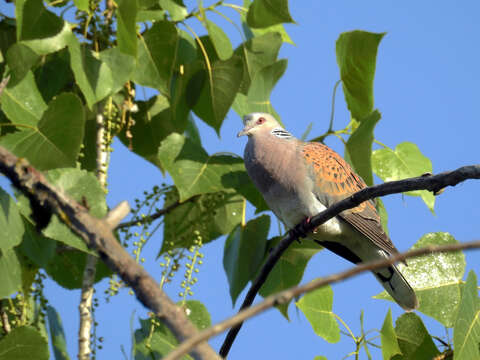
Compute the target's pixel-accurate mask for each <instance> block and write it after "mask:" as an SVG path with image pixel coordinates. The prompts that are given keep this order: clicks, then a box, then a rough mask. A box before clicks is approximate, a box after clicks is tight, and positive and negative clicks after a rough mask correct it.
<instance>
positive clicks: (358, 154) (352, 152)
mask: <svg viewBox="0 0 480 360" xmlns="http://www.w3.org/2000/svg"><path fill="white" fill-rule="evenodd" d="M381 116H382V115H381V114H380V112H378V110H375V111H373V112H372V113H371V114H370V115H368V116H367V117H366V118H365V119H362V122H361V123H360V126H358V128H357V129H355V131H354V132H353V133H352V135H351V136H350V137H349V138H348V141H347V143H346V144H345V150H346V151H348V155H349V159H350V161H351V164H352V165H353V168H354V169H355V171H356V172H357V173H358V174H359V175H360V176H361V177H362V179H363V180H364V181H365V183H366V184H367V185H368V186H372V185H373V174H372V144H373V137H374V136H373V130H374V129H375V125H376V124H377V122H378V121H379V120H380V118H381Z"/></svg>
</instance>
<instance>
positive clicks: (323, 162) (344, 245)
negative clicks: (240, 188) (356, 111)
mask: <svg viewBox="0 0 480 360" xmlns="http://www.w3.org/2000/svg"><path fill="white" fill-rule="evenodd" d="M243 124H244V128H243V130H241V131H240V132H239V133H238V134H237V137H241V136H245V135H246V136H248V141H247V145H246V147H245V152H244V162H245V168H246V170H247V173H248V175H249V177H250V178H251V180H252V182H253V183H254V184H255V186H256V187H257V188H258V190H259V191H260V193H261V194H262V195H263V198H264V199H265V201H266V203H267V205H268V206H269V207H270V209H271V210H272V211H273V213H274V214H275V215H276V216H277V217H278V218H279V219H280V220H281V221H282V222H283V223H284V224H285V225H286V226H287V228H289V229H295V227H296V226H297V225H298V224H301V223H302V222H308V221H309V220H310V219H311V218H312V217H313V216H315V215H317V214H318V213H320V212H321V211H323V210H325V209H326V208H328V207H329V206H331V205H332V204H334V203H336V202H338V201H340V200H342V199H344V198H346V197H348V196H350V195H352V194H354V193H355V192H357V191H359V190H361V189H363V188H365V187H366V186H367V185H366V184H365V182H364V181H363V180H362V178H361V177H360V176H359V175H357V174H356V173H355V171H354V170H353V169H352V167H351V166H350V165H349V164H348V163H347V162H346V161H345V160H344V159H343V158H342V157H341V156H340V155H339V154H338V153H336V152H335V151H334V150H332V149H331V148H329V147H328V146H326V145H324V144H322V143H320V142H304V141H302V140H299V139H297V138H295V137H294V136H293V135H292V134H291V133H290V132H288V131H287V130H285V129H284V128H283V127H282V126H280V124H279V123H278V121H277V120H276V119H275V118H274V116H272V115H271V114H268V113H262V112H255V113H251V114H249V115H245V116H244V117H243ZM306 236H307V238H309V239H311V240H313V241H315V242H317V243H318V244H320V245H321V246H323V247H324V248H326V249H328V250H330V251H332V252H333V253H335V254H337V255H339V256H341V257H343V258H344V259H346V260H348V261H350V262H352V263H354V264H359V263H364V262H368V261H374V260H380V259H385V258H388V257H390V256H391V255H393V254H396V253H398V250H397V249H396V248H395V246H394V245H393V243H392V241H391V240H390V238H389V236H388V235H387V234H386V233H385V231H384V229H383V227H382V224H381V221H380V216H379V215H378V212H377V209H376V207H375V202H374V201H373V200H368V201H365V202H363V203H361V204H360V205H358V206H357V207H355V208H353V209H349V210H345V211H343V212H341V213H340V214H339V215H337V216H335V217H334V218H332V219H330V220H328V221H327V222H325V223H324V224H322V225H320V226H318V227H317V228H316V229H315V230H314V231H313V232H311V233H309V234H308V235H307V234H306ZM372 272H373V275H374V276H375V277H376V279H377V280H378V281H379V282H380V284H381V285H382V286H383V287H384V288H385V290H386V291H387V292H388V293H389V294H390V296H391V297H392V298H393V299H394V300H395V302H396V303H397V304H398V305H400V306H401V307H402V308H403V309H404V310H405V311H412V310H414V309H416V308H417V307H418V300H417V297H416V295H415V291H414V290H413V289H412V287H411V286H410V284H409V283H408V281H407V280H406V279H405V277H404V276H403V274H402V273H401V272H400V270H399V268H398V266H396V265H394V264H392V265H390V266H388V267H385V268H380V269H377V270H373V271H372Z"/></svg>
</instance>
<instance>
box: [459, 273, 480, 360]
mask: <svg viewBox="0 0 480 360" xmlns="http://www.w3.org/2000/svg"><path fill="white" fill-rule="evenodd" d="M479 344H480V298H479V297H478V288H477V277H476V275H475V273H474V272H473V270H472V271H470V272H469V274H468V277H467V283H466V284H465V287H464V289H463V295H462V299H461V302H460V306H459V308H458V315H457V319H456V320H455V328H454V331H453V345H454V349H455V360H470V359H480V348H479Z"/></svg>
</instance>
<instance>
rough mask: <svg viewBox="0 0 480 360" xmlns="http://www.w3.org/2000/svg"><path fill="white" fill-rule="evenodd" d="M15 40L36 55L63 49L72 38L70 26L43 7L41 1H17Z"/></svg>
mask: <svg viewBox="0 0 480 360" xmlns="http://www.w3.org/2000/svg"><path fill="white" fill-rule="evenodd" d="M15 5H16V6H15V15H16V19H17V39H18V41H22V43H23V44H24V45H27V46H28V47H29V48H31V49H32V50H33V51H35V52H36V53H37V54H38V55H45V54H49V53H52V52H55V51H58V50H60V49H62V48H64V47H65V46H66V45H67V43H68V41H69V39H70V38H71V37H73V36H74V35H73V34H72V31H71V29H70V25H69V24H68V22H66V21H64V20H62V19H61V18H59V17H58V16H57V15H55V14H54V13H52V12H50V11H48V10H47V9H46V8H45V7H44V6H43V1H38V0H19V1H16V3H15Z"/></svg>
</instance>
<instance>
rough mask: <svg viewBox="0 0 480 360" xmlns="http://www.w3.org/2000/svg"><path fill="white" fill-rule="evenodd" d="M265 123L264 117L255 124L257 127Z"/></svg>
mask: <svg viewBox="0 0 480 360" xmlns="http://www.w3.org/2000/svg"><path fill="white" fill-rule="evenodd" d="M265 121H266V120H265V118H264V117H261V118H258V120H257V124H258V125H260V124H263V123H264V122H265Z"/></svg>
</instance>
